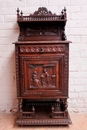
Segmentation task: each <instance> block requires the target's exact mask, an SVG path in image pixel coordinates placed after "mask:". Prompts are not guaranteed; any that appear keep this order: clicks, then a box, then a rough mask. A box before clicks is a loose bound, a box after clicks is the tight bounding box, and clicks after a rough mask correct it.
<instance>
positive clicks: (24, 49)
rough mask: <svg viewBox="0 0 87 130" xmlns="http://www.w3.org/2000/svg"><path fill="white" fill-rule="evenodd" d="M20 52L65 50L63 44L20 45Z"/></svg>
mask: <svg viewBox="0 0 87 130" xmlns="http://www.w3.org/2000/svg"><path fill="white" fill-rule="evenodd" d="M20 52H21V53H25V52H26V53H35V52H48V53H51V52H65V45H54V46H51V45H49V46H42V45H38V46H20Z"/></svg>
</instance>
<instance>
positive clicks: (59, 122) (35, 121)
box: [16, 116, 72, 126]
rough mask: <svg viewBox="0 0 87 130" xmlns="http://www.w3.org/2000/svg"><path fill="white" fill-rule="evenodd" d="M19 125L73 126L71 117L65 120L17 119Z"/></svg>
mask: <svg viewBox="0 0 87 130" xmlns="http://www.w3.org/2000/svg"><path fill="white" fill-rule="evenodd" d="M16 124H17V125H21V126H22V125H33V126H34V125H38V126H39V125H69V124H72V122H71V119H70V117H69V116H68V118H65V119H64V118H63V119H52V118H51V119H49V118H48V119H19V118H17V119H16Z"/></svg>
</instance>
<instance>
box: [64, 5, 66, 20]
mask: <svg viewBox="0 0 87 130" xmlns="http://www.w3.org/2000/svg"><path fill="white" fill-rule="evenodd" d="M66 17H67V15H66V7H64V18H65V19H66Z"/></svg>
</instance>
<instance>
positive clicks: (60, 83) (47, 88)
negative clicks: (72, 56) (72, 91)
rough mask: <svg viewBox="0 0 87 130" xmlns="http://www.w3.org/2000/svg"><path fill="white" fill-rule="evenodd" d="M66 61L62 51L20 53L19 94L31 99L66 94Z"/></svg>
mask: <svg viewBox="0 0 87 130" xmlns="http://www.w3.org/2000/svg"><path fill="white" fill-rule="evenodd" d="M65 61H66V62H65ZM67 61H68V60H67V59H65V54H62V53H60V54H42V55H40V54H37V55H35V54H34V55H24V54H23V55H20V80H21V96H23V97H29V98H31V99H32V98H33V99H36V98H37V99H39V98H40V99H41V98H42V99H45V98H58V97H59V96H67V89H68V84H67V81H68V73H67V71H68V70H67V69H68V67H67V65H68V62H67Z"/></svg>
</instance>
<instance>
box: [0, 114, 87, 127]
mask: <svg viewBox="0 0 87 130" xmlns="http://www.w3.org/2000/svg"><path fill="white" fill-rule="evenodd" d="M70 117H71V120H72V123H73V124H72V125H70V126H32V127H31V126H25V127H24V126H23V127H19V126H16V125H14V122H15V118H16V115H13V114H0V130H87V114H79V113H73V114H72V113H71V114H70Z"/></svg>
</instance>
